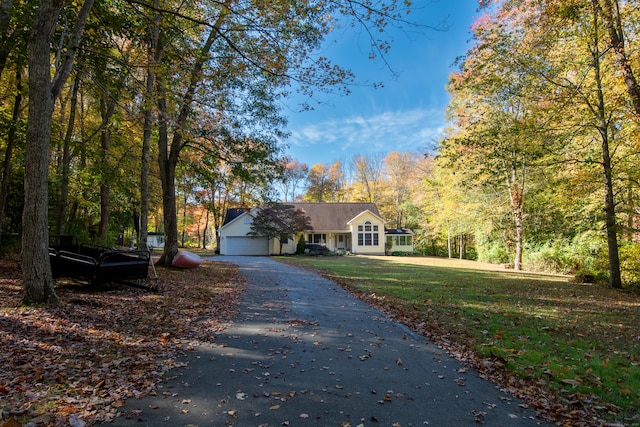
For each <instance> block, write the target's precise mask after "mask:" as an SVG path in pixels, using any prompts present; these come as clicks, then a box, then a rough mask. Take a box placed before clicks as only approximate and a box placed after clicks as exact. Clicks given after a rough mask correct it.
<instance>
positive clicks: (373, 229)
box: [358, 221, 380, 246]
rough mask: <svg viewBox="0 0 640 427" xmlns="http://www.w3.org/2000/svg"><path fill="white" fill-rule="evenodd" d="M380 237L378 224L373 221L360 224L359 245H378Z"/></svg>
mask: <svg viewBox="0 0 640 427" xmlns="http://www.w3.org/2000/svg"><path fill="white" fill-rule="evenodd" d="M379 238H380V237H379V233H378V226H377V225H374V224H371V221H367V222H365V223H364V224H359V225H358V246H378V244H379V243H380V241H379Z"/></svg>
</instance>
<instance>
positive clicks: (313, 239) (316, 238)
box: [307, 234, 327, 245]
mask: <svg viewBox="0 0 640 427" xmlns="http://www.w3.org/2000/svg"><path fill="white" fill-rule="evenodd" d="M307 243H318V244H321V245H324V244H326V243H327V235H326V234H309V235H308V236H307Z"/></svg>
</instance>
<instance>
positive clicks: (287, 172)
mask: <svg viewBox="0 0 640 427" xmlns="http://www.w3.org/2000/svg"><path fill="white" fill-rule="evenodd" d="M281 165H282V176H281V178H280V179H279V180H278V182H279V183H280V185H281V188H282V195H283V201H284V202H293V201H295V200H296V197H297V194H296V192H297V191H298V187H299V186H300V183H301V182H303V181H304V179H305V178H306V177H307V173H309V165H307V164H306V163H300V161H299V160H296V159H291V158H289V157H285V158H284V159H283V160H282V162H281Z"/></svg>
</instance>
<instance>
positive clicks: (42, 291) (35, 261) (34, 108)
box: [22, 0, 60, 305]
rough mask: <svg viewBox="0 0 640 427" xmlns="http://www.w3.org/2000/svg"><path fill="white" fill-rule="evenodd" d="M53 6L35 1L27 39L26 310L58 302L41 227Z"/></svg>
mask: <svg viewBox="0 0 640 427" xmlns="http://www.w3.org/2000/svg"><path fill="white" fill-rule="evenodd" d="M57 4H58V2H54V1H47V0H43V1H41V2H40V5H39V8H38V10H37V12H36V15H35V17H34V20H33V25H32V29H31V36H30V37H29V48H28V55H29V120H28V122H27V141H26V146H25V165H26V166H27V167H26V169H25V176H24V208H23V212H22V227H23V232H22V275H23V280H24V292H23V295H22V303H23V304H26V305H31V304H38V303H40V304H42V303H44V304H50V303H54V304H56V303H58V296H57V295H56V293H55V291H54V289H53V277H52V275H51V265H50V262H49V249H48V246H49V233H48V227H47V226H48V215H47V200H48V198H49V197H48V191H47V185H48V183H47V178H48V173H49V141H50V140H51V120H52V116H53V105H54V94H53V92H52V87H51V80H50V79H51V76H50V67H51V63H50V56H49V55H50V46H49V40H50V37H51V36H52V35H53V31H54V29H55V25H56V22H57V18H58V13H59V11H60V6H58V5H57Z"/></svg>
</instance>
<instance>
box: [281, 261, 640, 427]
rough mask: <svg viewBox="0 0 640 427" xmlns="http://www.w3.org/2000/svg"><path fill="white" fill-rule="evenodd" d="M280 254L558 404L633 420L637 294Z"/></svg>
mask: <svg viewBox="0 0 640 427" xmlns="http://www.w3.org/2000/svg"><path fill="white" fill-rule="evenodd" d="M278 259H280V260H282V261H285V262H288V263H293V264H296V265H300V266H305V267H308V268H314V269H320V270H321V271H322V272H323V274H325V275H326V276H327V277H329V278H331V279H333V280H335V281H336V282H338V283H340V284H342V285H343V286H344V287H346V288H348V289H350V290H352V291H353V292H355V293H358V294H360V295H361V296H362V297H363V298H365V299H367V300H369V301H371V302H373V303H375V304H377V305H379V306H381V307H385V308H388V309H389V310H390V311H392V312H393V313H394V314H395V315H396V316H398V317H399V318H401V319H402V320H403V321H404V322H405V323H407V324H409V325H410V326H413V327H414V328H415V329H417V330H419V331H420V332H423V333H425V334H426V335H427V336H429V338H431V339H433V340H435V341H436V342H441V343H442V342H453V343H454V346H453V347H452V348H465V349H471V350H472V351H473V354H475V355H476V361H477V362H478V363H477V365H478V366H480V367H482V366H484V367H489V368H490V369H488V370H489V371H493V374H496V372H495V371H498V370H499V371H501V373H499V375H501V379H502V380H503V381H505V380H509V381H520V384H529V385H531V386H532V387H533V388H532V390H535V389H539V390H541V391H544V392H548V393H550V394H551V395H553V396H554V397H555V398H558V401H557V402H558V403H556V406H562V409H563V410H566V411H569V412H571V411H574V413H575V411H576V410H584V408H586V407H588V408H589V410H590V412H591V413H592V414H595V413H597V415H598V416H600V417H603V418H609V419H611V418H613V419H616V420H618V421H620V420H622V421H625V422H627V423H631V424H630V425H638V423H640V419H638V418H637V415H636V414H637V413H638V412H640V404H639V402H640V322H639V319H640V295H638V294H637V293H629V292H624V291H618V290H612V289H608V288H606V287H601V286H598V285H582V284H575V283H571V281H570V280H569V279H568V278H566V277H562V276H552V275H542V274H532V273H517V272H513V271H507V270H500V269H499V268H498V267H496V266H490V265H486V264H480V263H475V262H469V261H462V260H447V259H439V258H430V257H363V256H356V257H281V258H278ZM455 351H458V350H454V352H455ZM483 361H484V362H483ZM496 367H499V368H500V369H495V368H496ZM490 373H491V372H490Z"/></svg>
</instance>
